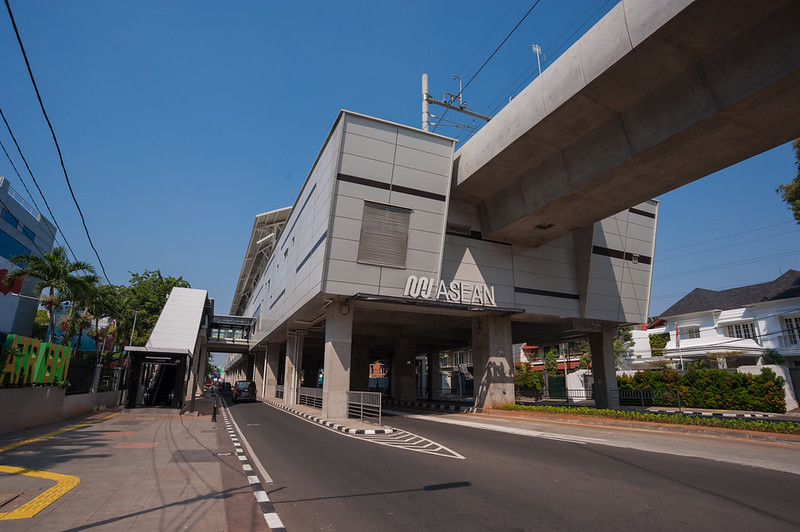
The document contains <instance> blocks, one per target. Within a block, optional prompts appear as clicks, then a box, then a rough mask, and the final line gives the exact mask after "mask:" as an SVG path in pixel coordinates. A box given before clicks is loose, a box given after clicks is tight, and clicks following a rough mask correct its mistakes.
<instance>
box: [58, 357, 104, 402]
mask: <svg viewBox="0 0 800 532" xmlns="http://www.w3.org/2000/svg"><path fill="white" fill-rule="evenodd" d="M96 367H97V359H96V357H95V356H94V355H92V356H87V357H86V358H83V357H80V356H78V354H77V353H75V354H73V356H72V360H70V361H69V369H68V370H67V377H66V379H64V380H66V381H67V382H69V387H68V388H67V395H75V394H79V393H89V392H90V391H91V389H92V380H93V379H94V370H95V368H96Z"/></svg>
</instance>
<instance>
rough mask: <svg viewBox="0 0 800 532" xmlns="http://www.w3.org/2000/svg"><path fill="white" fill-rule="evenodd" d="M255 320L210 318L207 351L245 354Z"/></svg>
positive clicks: (230, 317) (243, 317)
mask: <svg viewBox="0 0 800 532" xmlns="http://www.w3.org/2000/svg"><path fill="white" fill-rule="evenodd" d="M255 322H256V318H249V317H245V316H218V315H214V316H213V317H212V318H211V323H210V325H209V328H208V350H209V351H211V352H223V353H247V352H248V349H249V347H248V344H249V342H250V334H251V332H252V330H253V325H254V324H255Z"/></svg>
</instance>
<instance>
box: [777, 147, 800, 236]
mask: <svg viewBox="0 0 800 532" xmlns="http://www.w3.org/2000/svg"><path fill="white" fill-rule="evenodd" d="M792 147H793V148H794V164H795V167H796V168H797V175H796V176H794V179H792V180H791V181H790V182H789V184H787V185H781V186H779V187H778V189H777V190H776V191H775V192H777V193H778V194H780V195H781V197H782V198H783V201H785V202H786V204H787V205H788V206H789V209H791V211H792V215H794V219H795V220H797V223H799V224H800V139H796V140H795V141H794V142H793V143H792Z"/></svg>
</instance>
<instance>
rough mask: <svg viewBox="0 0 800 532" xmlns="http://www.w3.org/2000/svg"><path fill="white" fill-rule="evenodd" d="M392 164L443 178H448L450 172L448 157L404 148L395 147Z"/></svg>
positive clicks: (450, 166) (450, 163)
mask: <svg viewBox="0 0 800 532" xmlns="http://www.w3.org/2000/svg"><path fill="white" fill-rule="evenodd" d="M394 162H395V164H397V165H400V166H406V167H408V168H415V169H417V170H422V171H423V172H428V173H431V174H437V175H441V176H445V177H449V176H450V172H451V170H452V162H451V159H450V157H442V156H440V155H434V154H432V153H428V152H424V151H419V150H413V149H411V148H406V147H405V146H398V147H397V151H396V153H395V158H394Z"/></svg>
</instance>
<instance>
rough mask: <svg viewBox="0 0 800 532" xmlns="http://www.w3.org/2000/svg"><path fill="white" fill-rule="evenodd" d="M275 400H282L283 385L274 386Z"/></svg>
mask: <svg viewBox="0 0 800 532" xmlns="http://www.w3.org/2000/svg"><path fill="white" fill-rule="evenodd" d="M275 398H276V399H283V384H278V385H277V386H275Z"/></svg>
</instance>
